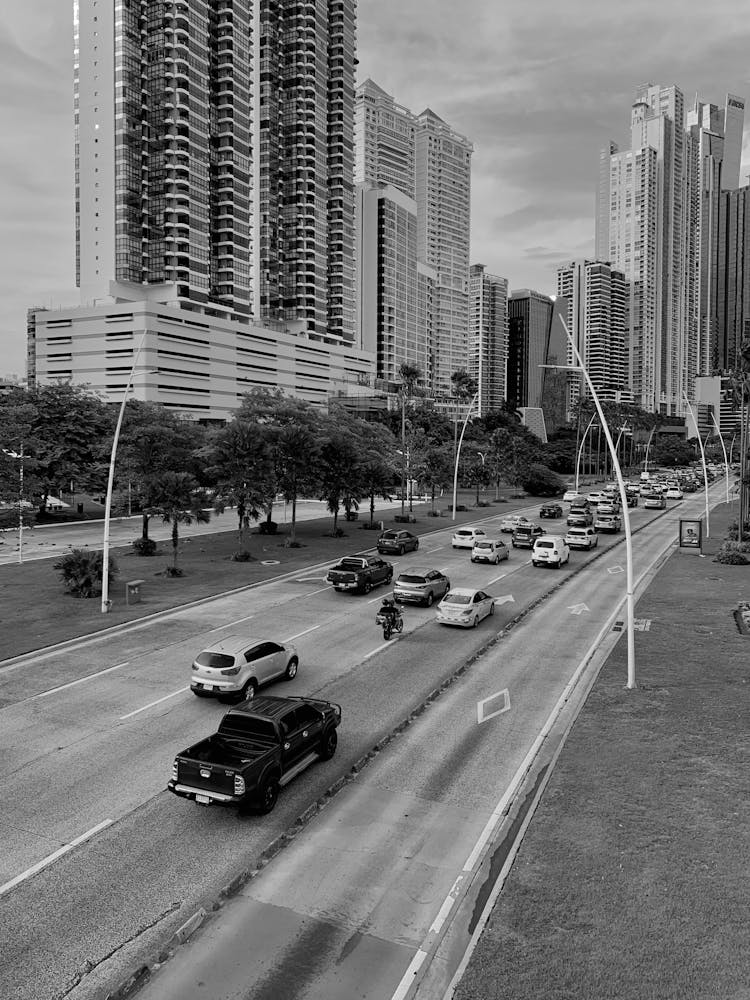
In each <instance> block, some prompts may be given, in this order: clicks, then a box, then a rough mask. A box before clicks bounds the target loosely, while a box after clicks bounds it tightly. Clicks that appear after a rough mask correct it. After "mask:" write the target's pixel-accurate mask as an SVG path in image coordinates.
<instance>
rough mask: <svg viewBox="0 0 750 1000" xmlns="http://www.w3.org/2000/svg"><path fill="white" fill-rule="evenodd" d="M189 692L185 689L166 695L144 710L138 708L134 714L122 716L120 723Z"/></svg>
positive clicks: (144, 707)
mask: <svg viewBox="0 0 750 1000" xmlns="http://www.w3.org/2000/svg"><path fill="white" fill-rule="evenodd" d="M189 690H190V688H189V687H184V688H180V690H179V691H173V692H172V693H171V694H165V695H164V697H163V698H157V699H156V701H151V702H149V703H148V705H144V706H143V708H136V710H135V711H134V712H128V714H127V715H121V716H120V718H119V720H118V721H120V722H123V721H124V720H125V719H132V717H133V716H134V715H138V714H139V713H141V712H145V711H146V709H147V708H153V707H154V705H161V703H162V702H163V701H169V699H170V698H175V697H176V696H177V695H178V694H182V693H183V691H189Z"/></svg>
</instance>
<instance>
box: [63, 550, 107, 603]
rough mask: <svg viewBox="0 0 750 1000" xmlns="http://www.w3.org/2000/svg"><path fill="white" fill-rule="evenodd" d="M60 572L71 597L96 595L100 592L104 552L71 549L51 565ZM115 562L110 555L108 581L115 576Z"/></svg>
mask: <svg viewBox="0 0 750 1000" xmlns="http://www.w3.org/2000/svg"><path fill="white" fill-rule="evenodd" d="M52 568H53V569H56V570H58V571H59V573H60V579H61V580H62V581H63V583H64V584H65V589H66V590H67V591H68V593H69V594H70V595H71V596H72V597H96V596H97V595H99V594H101V592H102V571H103V568H104V554H103V553H102V552H96V551H90V550H89V549H72V550H71V551H70V552H66V553H65V555H64V556H63V557H62V558H61V559H58V561H57V562H56V563H53V565H52ZM117 573H118V570H117V563H116V562H115V560H114V559H113V558H112V556H110V559H109V573H108V574H107V575H108V576H109V582H110V584H111V583H112V581H113V580H114V578H115V577H116V576H117Z"/></svg>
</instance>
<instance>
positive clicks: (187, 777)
mask: <svg viewBox="0 0 750 1000" xmlns="http://www.w3.org/2000/svg"><path fill="white" fill-rule="evenodd" d="M234 775H235V771H234V769H233V768H228V767H224V766H223V765H219V764H201V763H199V762H198V761H196V760H185V759H184V758H181V757H178V758H177V780H178V781H179V783H180V784H181V785H189V786H190V787H191V788H201V789H205V790H206V791H212V792H224V793H225V794H226V795H232V794H233V793H234Z"/></svg>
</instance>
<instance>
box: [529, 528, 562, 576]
mask: <svg viewBox="0 0 750 1000" xmlns="http://www.w3.org/2000/svg"><path fill="white" fill-rule="evenodd" d="M568 559H570V549H569V548H568V545H567V543H566V541H565V539H564V538H561V537H560V535H541V536H540V537H539V538H537V540H536V541H535V542H534V548H533V549H532V550H531V565H532V566H554V567H555V569H559V568H560V567H561V566H564V565H565V563H566V562H567V561H568Z"/></svg>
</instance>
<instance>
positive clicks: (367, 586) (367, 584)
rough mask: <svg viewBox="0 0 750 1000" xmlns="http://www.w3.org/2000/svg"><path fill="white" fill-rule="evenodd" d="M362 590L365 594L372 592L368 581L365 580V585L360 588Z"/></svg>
mask: <svg viewBox="0 0 750 1000" xmlns="http://www.w3.org/2000/svg"><path fill="white" fill-rule="evenodd" d="M362 590H363V591H364V592H365V593H366V594H369V593H370V591H371V590H372V584H371V583H370V581H369V580H365V585H364V587H363V588H362Z"/></svg>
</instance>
